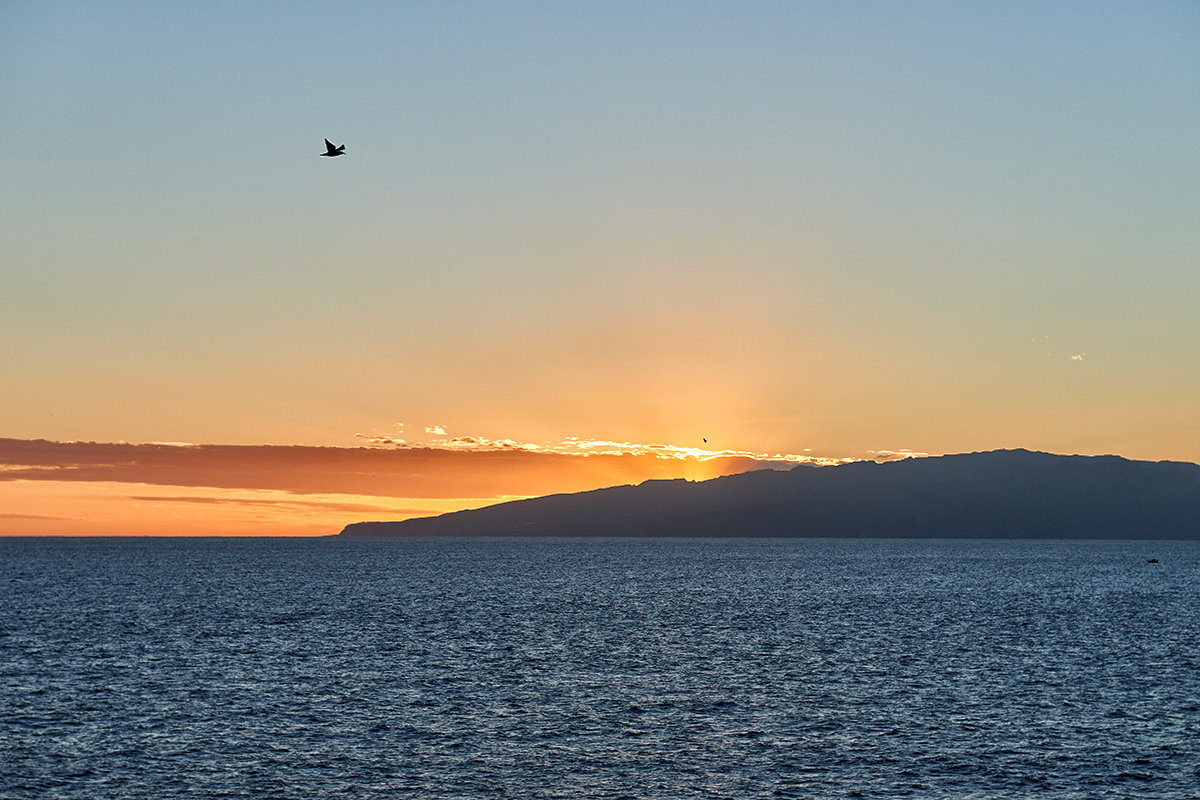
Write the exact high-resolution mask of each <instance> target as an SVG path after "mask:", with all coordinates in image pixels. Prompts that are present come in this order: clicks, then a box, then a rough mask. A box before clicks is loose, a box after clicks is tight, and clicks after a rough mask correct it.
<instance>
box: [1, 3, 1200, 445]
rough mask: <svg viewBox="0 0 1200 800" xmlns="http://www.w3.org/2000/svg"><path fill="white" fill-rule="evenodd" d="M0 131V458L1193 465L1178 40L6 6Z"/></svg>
mask: <svg viewBox="0 0 1200 800" xmlns="http://www.w3.org/2000/svg"><path fill="white" fill-rule="evenodd" d="M0 118H3V119H4V120H5V122H6V124H5V125H4V126H3V129H2V130H0V138H2V141H3V143H2V145H0V175H2V176H3V184H4V190H3V191H2V192H0V304H2V310H3V314H2V316H0V335H3V337H4V341H5V342H6V346H5V348H3V350H0V371H2V372H3V374H5V375H7V376H10V378H9V381H8V383H9V385H12V386H19V387H20V389H19V391H16V392H7V393H6V394H5V396H4V397H3V398H2V399H0V421H3V422H4V424H5V431H4V433H5V434H6V435H9V436H13V437H17V438H50V439H65V440H66V439H85V440H97V441H198V442H215V443H238V444H253V443H295V444H345V445H353V444H354V442H355V441H356V440H355V434H358V433H361V434H368V435H370V434H384V433H386V432H390V431H394V430H395V429H396V426H397V423H404V425H405V426H407V427H406V430H408V431H409V432H412V431H418V432H419V431H422V430H424V429H425V428H426V427H431V426H445V427H446V428H448V429H450V430H452V431H453V432H456V433H463V434H466V433H471V434H474V435H479V436H481V437H488V438H493V439H495V438H505V437H506V438H513V439H516V440H519V441H559V440H561V439H563V438H565V437H572V436H576V437H584V438H602V439H612V440H616V441H626V442H661V443H666V444H671V445H680V446H691V445H694V444H695V440H696V439H697V438H698V437H700V436H701V435H706V436H708V437H709V438H713V439H715V440H716V441H717V442H718V443H719V445H720V446H721V447H730V448H735V449H739V450H742V449H744V450H748V451H753V452H769V453H776V452H787V453H798V452H812V453H814V454H819V455H822V456H829V457H862V456H864V455H866V454H868V453H870V452H871V451H874V450H887V449H911V450H915V451H920V452H955V451H963V450H973V449H987V448H991V447H1007V446H1012V447H1017V446H1024V447H1031V448H1034V449H1047V450H1054V451H1059V452H1082V453H1094V452H1120V453H1123V454H1127V455H1130V456H1135V457H1149V458H1178V459H1185V460H1200V434H1198V433H1197V432H1195V430H1194V427H1195V426H1194V425H1192V424H1191V422H1190V421H1191V417H1192V415H1193V414H1194V409H1195V408H1197V407H1200V372H1198V371H1197V370H1196V368H1195V365H1196V364H1197V363H1200V335H1198V333H1200V332H1198V330H1197V323H1196V321H1195V311H1196V298H1197V297H1200V270H1198V269H1197V267H1198V266H1200V225H1197V224H1196V220H1197V218H1198V217H1200V214H1198V212H1200V144H1198V143H1200V7H1198V6H1197V5H1196V4H1194V3H1170V2H1162V3H1067V2H1063V3H1041V4H1017V3H884V2H877V3H736V4H735V3H651V4H645V3H579V4H563V3H452V4H426V3H420V4H416V3H379V4H374V3H360V4H349V5H346V6H338V7H336V8H334V7H331V6H329V5H328V4H325V3H322V4H316V3H286V4H285V3H267V4H263V3H251V4H240V3H239V4H234V3H215V4H214V3H206V4H194V5H193V4H160V3H111V4H108V3H106V4H94V3H53V2H51V3H21V2H18V3H10V4H8V5H6V6H5V8H4V10H3V11H2V12H0ZM326 136H328V137H329V138H330V139H332V140H333V141H335V142H336V143H338V144H341V143H345V144H346V145H347V156H346V157H344V158H338V159H321V158H319V157H318V153H319V152H321V150H322V149H323V144H322V138H323V137H326Z"/></svg>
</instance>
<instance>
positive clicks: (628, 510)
mask: <svg viewBox="0 0 1200 800" xmlns="http://www.w3.org/2000/svg"><path fill="white" fill-rule="evenodd" d="M340 535H341V536H351V537H366V536H371V537H387V536H404V537H414V536H638V537H668V536H676V537H686V536H740V537H767V536H778V537H819V536H820V537H915V538H989V539H990V538H1000V539H1200V465H1196V464H1188V463H1181V462H1170V461H1160V462H1149V461H1131V460H1128V459H1125V458H1120V457H1118V456H1062V455H1053V454H1050V453H1037V452H1030V451H1028V450H996V451H992V452H987V453H969V454H960V455H948V456H940V457H936V458H912V459H907V460H904V461H894V462H889V463H884V464H878V463H875V462H870V461H863V462H854V463H849V464H842V465H840V466H833V467H816V466H809V465H800V466H797V467H795V468H793V469H791V470H787V471H780V470H760V471H757V472H747V473H743V474H740V475H729V476H726V477H722V478H714V479H713V480H708V481H700V482H692V481H687V480H683V479H679V480H656V481H646V482H645V483H642V484H640V485H637V486H616V487H612V488H609V489H598V490H595V491H591V492H580V493H577V494H560V495H549V496H546V497H537V498H532V499H529V500H516V501H512V502H507V503H500V504H498V505H494V506H488V507H486V508H480V509H475V510H471V511H457V512H454V513H450V514H443V515H441V516H437V517H424V518H420V519H409V520H404V521H400V522H358V523H354V524H352V525H347V526H346V527H345V529H343V530H342V532H341V534H340Z"/></svg>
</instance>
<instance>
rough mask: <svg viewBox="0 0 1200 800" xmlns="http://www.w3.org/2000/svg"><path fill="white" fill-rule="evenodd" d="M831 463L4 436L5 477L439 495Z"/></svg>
mask: <svg viewBox="0 0 1200 800" xmlns="http://www.w3.org/2000/svg"><path fill="white" fill-rule="evenodd" d="M389 438H391V439H397V438H398V437H389ZM827 461H828V460H825V459H817V458H811V457H807V456H792V455H789V454H761V453H749V452H742V451H736V450H703V449H698V448H684V447H678V446H671V445H657V444H637V443H630V442H613V441H599V440H590V439H566V440H564V441H563V442H560V443H555V444H552V445H541V444H533V443H525V442H518V441H514V440H510V439H492V438H486V437H477V436H454V437H451V436H449V435H446V436H440V435H439V436H438V437H437V438H436V440H435V441H434V442H431V443H429V444H427V445H424V446H411V445H408V444H392V445H391V446H386V447H384V446H379V445H375V446H371V447H354V448H348V447H300V446H272V445H263V446H244V445H191V444H189V445H163V444H125V443H113V444H105V443H96V442H49V441H42V440H23V439H0V482H9V481H19V480H20V481H42V482H45V481H58V482H112V483H140V484H147V485H154V486H178V487H210V488H219V489H266V490H276V491H283V492H289V493H293V494H308V495H330V494H333V495H355V496H371V497H399V498H434V499H446V498H487V497H492V498H498V497H523V496H531V495H542V494H553V493H560V492H576V491H584V490H588V489H595V488H600V487H603V486H614V485H618V484H624V483H640V482H641V481H644V480H648V479H662V478H680V477H682V478H690V479H696V480H698V479H704V478H712V477H716V476H718V475H726V474H732V473H738V472H747V471H750V470H755V469H766V468H786V467H789V466H792V465H794V464H796V463H801V462H807V463H818V464H819V463H827ZM180 494H181V495H182V494H183V493H180Z"/></svg>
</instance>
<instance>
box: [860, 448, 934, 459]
mask: <svg viewBox="0 0 1200 800" xmlns="http://www.w3.org/2000/svg"><path fill="white" fill-rule="evenodd" d="M870 454H871V457H872V458H873V459H874V460H875V461H903V460H904V459H906V458H929V457H930V455H932V454H931V453H919V452H917V451H915V450H871V451H870Z"/></svg>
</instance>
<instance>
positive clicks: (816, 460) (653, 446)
mask: <svg viewBox="0 0 1200 800" xmlns="http://www.w3.org/2000/svg"><path fill="white" fill-rule="evenodd" d="M425 433H426V434H428V435H429V436H430V437H431V438H429V439H424V440H422V441H409V440H406V439H402V438H399V437H396V436H394V435H392V434H361V433H359V434H355V436H356V437H358V438H361V439H365V440H367V441H368V442H370V443H371V444H372V445H375V446H378V447H395V448H408V449H421V448H429V449H435V450H446V451H451V452H458V453H468V452H497V451H499V452H506V451H507V452H513V451H520V452H526V453H541V454H545V455H562V456H622V457H631V456H650V457H654V458H661V459H675V460H696V461H710V460H714V459H729V458H736V459H741V458H745V459H751V460H754V461H761V462H764V464H770V465H774V466H786V465H794V464H819V465H832V464H842V463H846V462H848V461H854V460H855V459H853V458H825V457H817V456H810V455H805V454H797V453H762V452H756V451H752V450H738V449H720V450H718V449H709V448H704V447H685V446H680V445H672V444H658V443H649V444H648V443H644V442H622V441H614V440H611V439H587V438H582V437H578V436H568V437H565V438H563V439H561V440H560V441H558V442H522V441H517V440H515V439H493V438H488V437H484V436H450V434H449V433H448V431H447V429H446V427H445V426H444V425H431V426H426V427H425Z"/></svg>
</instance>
